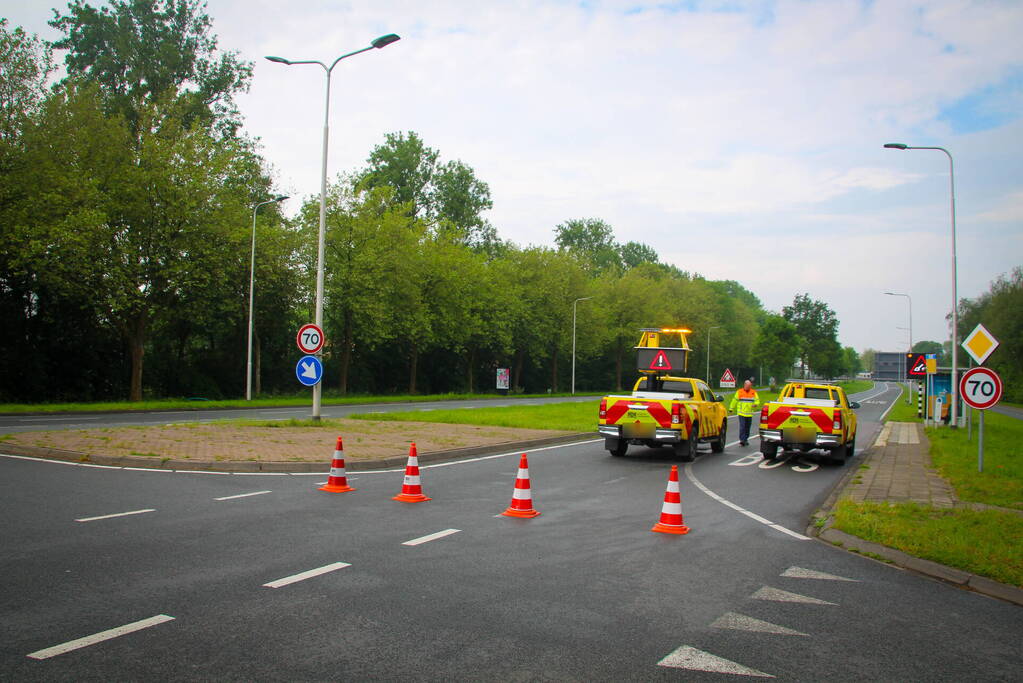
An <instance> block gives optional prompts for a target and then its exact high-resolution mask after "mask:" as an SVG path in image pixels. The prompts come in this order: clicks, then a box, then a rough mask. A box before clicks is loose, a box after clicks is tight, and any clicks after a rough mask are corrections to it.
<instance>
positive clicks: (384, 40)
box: [267, 33, 401, 59]
mask: <svg viewBox="0 0 1023 683" xmlns="http://www.w3.org/2000/svg"><path fill="white" fill-rule="evenodd" d="M399 40H401V36H399V35H397V34H394V33H388V34H387V35H386V36H380V37H379V38H377V39H376V40H374V41H373V42H372V43H370V45H372V46H373V47H375V48H376V49H378V50H380V49H383V48H385V47H387V46H388V45H390V44H391V43H397V42H398V41H399ZM267 59H269V57H268V58H267Z"/></svg>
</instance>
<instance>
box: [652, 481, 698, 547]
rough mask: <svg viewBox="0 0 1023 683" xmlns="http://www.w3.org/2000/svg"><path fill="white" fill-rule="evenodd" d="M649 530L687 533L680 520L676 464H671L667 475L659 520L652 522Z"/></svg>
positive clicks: (686, 528)
mask: <svg viewBox="0 0 1023 683" xmlns="http://www.w3.org/2000/svg"><path fill="white" fill-rule="evenodd" d="M650 531H659V532H661V533H662V534H688V533H689V527H687V526H686V525H685V524H684V523H683V521H682V496H680V495H679V492H678V465H672V466H671V474H669V475H668V488H667V490H666V491H665V492H664V505H662V506H661V521H659V522H657V524H654V528H653V529H651V530H650Z"/></svg>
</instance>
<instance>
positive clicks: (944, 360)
mask: <svg viewBox="0 0 1023 683" xmlns="http://www.w3.org/2000/svg"><path fill="white" fill-rule="evenodd" d="M913 353H914V354H918V353H922V354H925V355H926V354H928V353H933V354H934V355H935V359H936V360H937V362H938V365H942V366H944V365H951V364H952V360H951V358H949V357H947V355H946V353H945V345H944V344H942V343H941V342H936V341H927V340H921V341H918V342H916V343H915V344H913Z"/></svg>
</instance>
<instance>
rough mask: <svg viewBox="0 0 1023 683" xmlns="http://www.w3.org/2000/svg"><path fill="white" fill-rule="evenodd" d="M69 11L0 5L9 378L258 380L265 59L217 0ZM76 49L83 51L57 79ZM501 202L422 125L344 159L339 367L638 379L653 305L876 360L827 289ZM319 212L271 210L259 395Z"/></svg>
mask: <svg viewBox="0 0 1023 683" xmlns="http://www.w3.org/2000/svg"><path fill="white" fill-rule="evenodd" d="M50 24H51V26H53V27H55V28H56V29H58V30H59V31H60V32H61V33H62V36H63V37H62V38H60V39H59V40H57V41H55V42H54V43H53V44H47V43H45V42H44V41H41V40H39V39H38V38H37V37H36V36H31V35H28V34H26V33H25V32H24V31H23V30H22V29H21V28H18V27H14V28H12V27H9V26H8V25H7V22H6V20H0V176H2V182H0V223H2V234H0V324H2V325H3V327H4V330H5V331H4V334H3V335H2V337H0V400H2V401H43V400H46V401H54V400H96V399H111V398H124V397H128V398H130V399H131V400H139V399H141V398H142V397H143V396H152V397H163V396H201V397H205V398H221V397H235V396H240V395H242V394H243V393H244V386H245V359H246V346H247V321H248V315H249V310H248V286H249V249H250V240H251V239H252V233H251V231H252V220H253V219H252V216H253V207H254V206H255V205H256V204H259V203H260V202H264V201H265V200H267V199H268V198H271V197H273V196H274V192H273V190H274V187H273V180H272V176H273V174H272V166H271V164H270V163H269V162H268V161H267V160H266V159H264V158H263V157H262V155H261V153H260V148H259V144H258V140H254V139H252V138H251V137H249V136H248V135H247V134H246V133H245V130H244V126H243V122H242V120H241V117H240V115H239V113H238V111H237V109H236V107H235V105H234V101H233V97H234V96H235V95H236V94H238V93H239V92H243V91H244V90H245V89H246V88H247V87H248V83H249V81H250V79H251V77H252V64H251V63H249V62H246V61H244V60H243V59H241V58H240V57H239V56H238V55H237V54H235V53H231V52H224V51H221V50H220V49H219V48H218V46H217V40H216V37H215V35H214V34H213V32H212V24H211V21H210V19H209V17H208V16H207V15H206V14H205V9H204V6H203V4H202V3H200V2H198V1H197V0H173V1H167V2H153V1H152V0H114V1H113V2H110V3H109V5H108V6H104V7H102V8H100V9H97V8H94V7H92V6H91V5H89V4H87V3H86V2H84V1H83V0H76V1H75V2H73V3H71V4H69V5H68V8H67V11H66V13H63V14H62V13H60V12H58V11H54V17H53V19H52V20H51V21H50ZM55 51H57V52H62V53H63V55H64V65H65V67H66V72H67V75H66V77H65V78H63V79H61V80H60V81H59V82H57V83H55V84H53V85H48V79H49V76H50V74H51V73H52V72H53V64H54V53H55ZM492 205H493V204H492V200H491V196H490V189H489V186H488V185H487V183H486V182H485V181H483V180H482V179H480V178H478V177H477V175H476V173H475V171H474V169H472V168H471V167H470V166H468V165H467V164H465V163H463V162H461V161H458V160H447V161H445V160H442V158H441V155H440V153H439V151H437V150H435V149H432V148H430V147H429V146H428V145H427V144H426V143H425V142H424V141H423V140H422V139H421V137H420V136H419V135H418V134H416V133H415V132H412V131H405V132H396V133H392V134H389V135H387V136H386V137H385V139H384V140H383V141H382V142H381V143H380V144H378V145H377V146H376V147H375V148H374V149H372V150H371V151H370V152H369V154H368V156H367V159H366V163H365V165H364V166H363V167H362V168H358V169H351V170H349V171H347V172H344V173H342V174H339V175H338V176H337V177H336V178H334V179H333V181H332V182H331V183H330V184H329V187H328V197H327V216H326V222H327V232H326V253H325V274H326V276H325V296H324V301H325V305H324V327H325V333H326V337H327V340H328V343H327V345H326V347H325V350H324V361H325V363H324V364H325V368H326V372H325V378H324V383H325V389H326V391H327V392H336V393H341V394H346V393H353V392H359V393H391V392H394V393H404V392H408V393H441V392H450V391H469V392H473V391H480V390H484V391H486V390H490V389H492V388H493V386H494V385H493V379H494V371H495V370H496V369H497V368H510V369H511V380H512V386H513V389H515V390H518V391H529V392H543V391H546V390H550V391H554V392H558V391H565V390H567V389H569V384H570V377H571V372H572V369H571V367H572V350H573V348H575V351H576V358H577V365H576V373H575V376H576V387H577V388H579V389H581V390H604V389H608V388H610V387H611V386H612V385H613V386H614V387H615V388H617V389H620V388H622V387H623V386H626V385H628V384H631V381H632V378H633V376H634V374H635V373H634V368H633V367H632V363H633V358H634V352H633V350H632V347H633V346H634V344H635V343H636V341H637V339H638V330H639V328H642V327H650V326H658V325H663V324H667V325H676V324H681V325H685V326H687V327H689V328H690V329H692V330H693V331H694V332H693V334H692V335H691V336H690V344H691V346H692V348H693V353H692V354H691V357H690V367H689V374H690V375H693V376H700V377H702V376H703V375H704V374H707V373H708V364H709V375H710V378H709V379H710V380H711V381H713V380H714V378H715V377H719V376H720V374H721V372H722V371H723V369H724V368H725V367H726V366H727V367H730V368H731V369H732V370H733V372H735V373H736V374H737V375H738V376H739V377H740V378H743V377H753V378H754V379H759V376H760V373H763V377H764V378H765V380H766V378H767V377H769V376H774V377H778V378H784V377H787V376H789V375H790V374H792V373H793V372H794V370H793V365H794V363H796V362H797V361H798V363H799V365H800V367H801V368H802V370H803V371H804V372H806V371H809V370H812V371H813V372H815V373H817V374H819V375H823V376H827V377H832V376H837V375H843V374H852V373H855V372H856V371H858V370H859V360H860V358H859V355H858V354H857V353H856V352H855V351H854V350H853V349H851V348H846V349H843V348H842V347H841V346H840V345H839V344H838V341H837V328H838V320H837V317H836V316H835V313H834V311H832V310H831V309H830V308H829V307H828V305H827V304H826V303H824V302H821V301H816V300H814V299H812V298H811V297H810V296H809V294H800V295H798V296H797V297H796V298H795V300H794V301H793V303H792V305H791V306H786V307H785V308H784V309H783V311H782V312H781V313H774V312H771V311H767V310H765V309H764V308H763V306H762V304H761V302H760V301H759V300H758V299H757V297H756V296H755V295H754V294H753V293H752V292H750V291H748V290H747V289H745V288H744V287H743V286H742V285H740V284H739V283H737V282H734V281H714V280H708V279H706V278H704V277H702V276H700V275H699V274H697V273H695V272H689V271H685V270H681V269H680V268H678V267H677V266H674V265H669V264H665V263H662V262H660V260H659V257H658V255H657V253H656V251H655V250H654V249H653V248H651V247H650V246H648V245H645V244H641V243H638V242H627V243H624V244H622V243H619V242H617V241H616V239H615V236H614V231H613V228H612V227H611V226H610V225H608V224H607V223H606V222H605V221H603V220H601V219H599V218H578V219H570V220H566V221H564V222H563V223H561V224H559V225H557V226H553V228H552V229H553V237H554V246H550V247H547V246H532V245H530V246H522V245H518V244H515V243H514V242H512V241H510V240H503V239H501V238H500V236H499V234H498V231H497V229H496V227H495V226H493V225H492V224H491V223H490V222H489V221H488V220H487V218H486V217H485V214H486V212H487V211H488V210H489V209H490V208H492ZM318 221H319V197H318V196H312V197H309V198H307V199H305V200H304V201H302V202H301V206H300V209H299V211H298V213H297V216H296V217H295V218H294V219H288V218H286V217H285V216H284V215H282V213H281V211H280V207H279V206H278V205H277V204H267V205H264V206H263V207H262V208H261V209H260V211H259V213H258V214H257V222H256V231H255V233H256V234H255V240H256V255H257V256H256V266H255V283H256V285H255V303H254V307H253V311H252V313H253V317H254V320H255V332H256V334H255V354H254V355H255V366H256V371H255V387H254V388H255V392H256V394H261V395H271V394H278V393H293V392H294V391H295V390H296V389H297V388H298V385H297V382H296V381H295V377H294V367H295V363H296V361H297V360H298V356H299V352H298V351H297V349H296V348H295V344H294V335H295V331H296V330H297V329H298V327H299V326H300V325H301V324H303V323H306V322H308V321H309V320H311V319H312V311H313V305H314V301H313V291H314V290H315V286H314V283H315V277H316V273H315V269H316V246H315V245H316V241H317V240H316V234H317V230H318ZM573 318H574V319H573ZM573 332H574V333H575V339H574V340H573ZM573 341H574V343H573ZM708 342H709V349H710V354H709V355H708V353H707V350H708Z"/></svg>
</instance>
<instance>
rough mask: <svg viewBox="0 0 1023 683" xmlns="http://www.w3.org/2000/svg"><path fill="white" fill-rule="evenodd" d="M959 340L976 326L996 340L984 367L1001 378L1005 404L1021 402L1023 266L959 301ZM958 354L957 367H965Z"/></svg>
mask: <svg viewBox="0 0 1023 683" xmlns="http://www.w3.org/2000/svg"><path fill="white" fill-rule="evenodd" d="M959 311H960V313H959V339H960V340H962V339H965V338H966V335H968V334H970V332H972V331H973V329H974V328H975V327H976V326H977V324H978V323H983V325H984V327H985V328H987V330H988V331H989V332H990V333H991V334H992V335H994V337H995V338H996V339H997V340H998V342H999V344H998V348H997V349H995V351H994V353H992V354H991V357H990V358H988V360H986V361H985V362H984V365H985V366H987V367H990V368H992V369H994V370H995V371H996V372H997V373H998V374H999V375H1000V376H1001V378H1002V383H1003V384H1004V386H1005V398H1004V400H1007V401H1014V402H1020V401H1023V266H1017V267H1016V268H1014V269H1013V270H1012V272H1010V273H1008V274H1005V275H1001V276H999V277H998V278H996V279H995V280H994V281H993V282H992V283H991V287H990V289H988V291H987V292H985V293H983V294H981V295H980V296H979V297H977V298H976V299H963V300H962V301H960V302H959ZM964 353H965V352H964V351H962V350H960V352H959V359H960V360H959V362H960V366H963V365H965V364H966V361H965V359H964Z"/></svg>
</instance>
